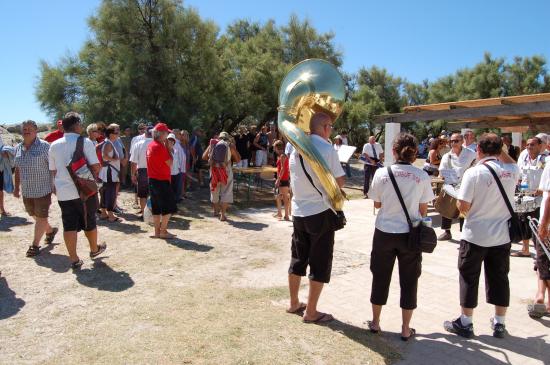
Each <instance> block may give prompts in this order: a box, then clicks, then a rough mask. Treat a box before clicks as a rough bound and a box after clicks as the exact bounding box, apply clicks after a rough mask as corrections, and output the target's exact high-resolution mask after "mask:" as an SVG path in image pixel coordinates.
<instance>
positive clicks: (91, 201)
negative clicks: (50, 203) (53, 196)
mask: <svg viewBox="0 0 550 365" xmlns="http://www.w3.org/2000/svg"><path fill="white" fill-rule="evenodd" d="M58 203H59V207H60V208H61V220H62V221H63V231H64V232H73V231H76V232H80V231H81V230H84V231H93V230H94V229H96V227H97V225H96V212H97V207H98V202H97V194H96V195H94V196H91V197H89V198H88V200H86V202H82V200H80V198H79V199H73V200H65V201H58ZM84 206H86V215H84Z"/></svg>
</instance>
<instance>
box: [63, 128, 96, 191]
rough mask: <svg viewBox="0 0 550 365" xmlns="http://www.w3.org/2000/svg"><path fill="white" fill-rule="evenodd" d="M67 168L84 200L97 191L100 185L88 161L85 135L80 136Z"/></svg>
mask: <svg viewBox="0 0 550 365" xmlns="http://www.w3.org/2000/svg"><path fill="white" fill-rule="evenodd" d="M67 170H68V171H69V175H70V176H71V179H72V180H73V182H74V184H75V186H76V190H77V191H78V193H79V195H80V198H81V199H82V201H86V200H88V198H90V197H92V196H93V195H95V194H96V193H97V191H98V187H97V184H96V180H95V177H94V175H93V174H92V172H91V171H90V167H89V166H88V161H87V160H86V156H85V155H84V137H82V136H79V137H78V139H77V141H76V148H75V151H74V153H73V157H72V158H71V161H70V162H69V165H68V166H67Z"/></svg>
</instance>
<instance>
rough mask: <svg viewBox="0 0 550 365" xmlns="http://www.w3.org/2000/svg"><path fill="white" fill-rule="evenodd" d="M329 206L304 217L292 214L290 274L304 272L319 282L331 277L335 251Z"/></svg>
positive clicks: (327, 280)
mask: <svg viewBox="0 0 550 365" xmlns="http://www.w3.org/2000/svg"><path fill="white" fill-rule="evenodd" d="M333 214H334V213H332V211H331V210H330V209H327V210H325V211H324V212H321V213H318V214H314V215H310V216H307V217H296V216H295V217H293V226H294V231H293V232H292V247H291V259H290V267H289V269H288V273H289V274H294V275H298V276H305V275H306V269H307V266H308V265H309V276H308V277H309V279H310V280H313V281H318V282H321V283H328V282H329V281H330V274H331V271H332V254H333V251H334V228H333V226H332V220H331V219H332V217H331V215H333Z"/></svg>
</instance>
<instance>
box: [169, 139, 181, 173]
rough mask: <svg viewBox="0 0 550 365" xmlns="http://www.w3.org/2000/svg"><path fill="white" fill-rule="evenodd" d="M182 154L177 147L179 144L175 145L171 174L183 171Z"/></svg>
mask: <svg viewBox="0 0 550 365" xmlns="http://www.w3.org/2000/svg"><path fill="white" fill-rule="evenodd" d="M181 155H182V153H181V152H180V150H179V148H178V147H177V144H176V145H174V148H173V149H172V166H171V167H170V174H171V175H177V174H179V173H181Z"/></svg>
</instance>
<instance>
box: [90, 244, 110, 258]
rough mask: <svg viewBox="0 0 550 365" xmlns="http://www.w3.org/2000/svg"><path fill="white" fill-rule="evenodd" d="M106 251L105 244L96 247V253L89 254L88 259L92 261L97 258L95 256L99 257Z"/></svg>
mask: <svg viewBox="0 0 550 365" xmlns="http://www.w3.org/2000/svg"><path fill="white" fill-rule="evenodd" d="M106 249H107V244H105V243H102V244H100V245H97V251H96V252H90V258H91V259H93V258H94V257H97V256H99V255H101V254H102V253H103V252H104V251H105V250H106Z"/></svg>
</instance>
